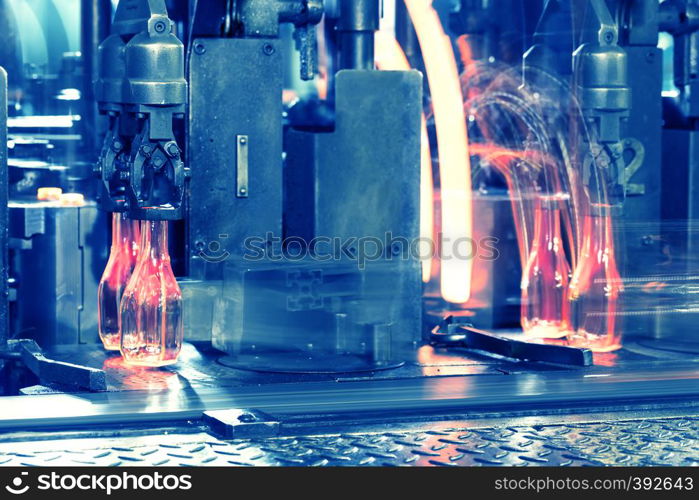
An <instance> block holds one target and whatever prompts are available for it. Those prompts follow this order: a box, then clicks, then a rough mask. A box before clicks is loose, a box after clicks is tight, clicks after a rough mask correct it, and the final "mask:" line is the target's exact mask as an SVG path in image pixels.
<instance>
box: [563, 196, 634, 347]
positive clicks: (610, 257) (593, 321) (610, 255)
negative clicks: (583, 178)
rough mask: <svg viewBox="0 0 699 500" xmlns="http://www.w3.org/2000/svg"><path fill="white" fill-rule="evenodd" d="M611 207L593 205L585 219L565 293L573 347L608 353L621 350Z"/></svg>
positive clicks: (617, 277)
mask: <svg viewBox="0 0 699 500" xmlns="http://www.w3.org/2000/svg"><path fill="white" fill-rule="evenodd" d="M611 208H612V207H611V206H610V205H604V204H593V205H592V206H591V210H590V213H589V214H588V215H586V216H585V221H584V225H583V234H582V238H583V241H582V247H581V251H580V255H579V259H578V264H577V266H576V268H575V271H574V273H573V277H572V279H571V281H570V287H569V290H568V299H569V301H570V307H571V321H572V323H573V324H572V326H573V329H572V331H571V333H570V334H569V336H568V339H569V341H570V343H571V344H572V345H574V346H576V347H587V348H589V349H592V350H593V351H597V352H609V351H614V350H616V349H619V348H620V347H621V332H620V331H619V328H618V325H617V321H616V314H617V302H618V299H619V294H620V293H621V292H622V291H623V286H622V282H621V276H620V275H619V270H618V268H617V263H616V256H615V252H614V238H613V233H612V216H611Z"/></svg>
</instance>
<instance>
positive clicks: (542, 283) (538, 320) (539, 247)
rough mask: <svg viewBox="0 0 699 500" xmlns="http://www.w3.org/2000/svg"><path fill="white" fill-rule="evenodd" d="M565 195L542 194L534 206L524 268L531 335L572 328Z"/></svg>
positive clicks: (524, 318)
mask: <svg viewBox="0 0 699 500" xmlns="http://www.w3.org/2000/svg"><path fill="white" fill-rule="evenodd" d="M565 199H566V198H565V196H564V195H548V196H542V197H540V198H539V199H538V201H537V205H536V209H535V217H534V221H535V224H534V238H533V240H532V247H531V252H530V254H529V258H528V259H527V263H526V265H525V268H524V270H523V271H522V310H521V323H522V329H523V330H524V332H525V334H527V335H528V336H531V337H538V338H559V337H564V336H566V335H567V333H568V330H569V323H570V316H569V308H568V297H567V295H566V292H567V287H568V282H569V279H570V265H569V264H568V259H567V258H566V255H565V250H564V248H563V239H562V236H561V209H560V203H562V202H563V201H564V200H565Z"/></svg>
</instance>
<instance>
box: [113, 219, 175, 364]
mask: <svg viewBox="0 0 699 500" xmlns="http://www.w3.org/2000/svg"><path fill="white" fill-rule="evenodd" d="M183 335H184V332H183V323H182V292H181V291H180V287H179V285H178V284H177V281H176V280H175V275H174V274H173V272H172V266H171V264H170V254H169V253H168V247H167V222H164V221H143V222H142V223H141V253H140V255H139V258H138V263H137V264H136V269H135V270H134V272H133V275H132V276H131V280H130V281H129V284H128V286H127V287H126V290H125V291H124V296H123V298H122V300H121V354H122V355H123V356H124V361H125V362H126V363H128V364H132V365H139V366H153V367H157V366H165V365H169V364H172V363H175V362H176V361H177V357H178V356H179V353H180V350H181V348H182V338H183Z"/></svg>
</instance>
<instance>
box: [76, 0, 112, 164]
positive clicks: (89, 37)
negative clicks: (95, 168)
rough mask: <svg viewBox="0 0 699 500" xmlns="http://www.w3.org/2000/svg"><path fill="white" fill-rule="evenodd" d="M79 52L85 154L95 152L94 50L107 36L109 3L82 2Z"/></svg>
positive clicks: (106, 1) (96, 1)
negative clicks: (81, 76)
mask: <svg viewBox="0 0 699 500" xmlns="http://www.w3.org/2000/svg"><path fill="white" fill-rule="evenodd" d="M80 13H81V23H80V24H81V34H80V36H81V49H80V51H81V53H82V60H83V85H82V87H83V88H82V90H81V95H82V106H83V110H84V112H83V116H82V117H81V121H82V127H83V148H84V150H85V152H86V153H87V154H88V155H93V154H94V153H96V151H97V136H98V134H99V132H100V131H99V130H98V127H97V124H98V116H99V114H98V112H97V100H96V99H95V89H94V82H95V81H96V80H97V77H98V74H97V71H98V69H97V68H98V64H97V57H98V55H97V48H98V47H99V44H100V43H102V40H104V39H105V38H106V37H107V35H108V34H109V24H110V22H111V17H112V5H111V2H110V1H109V0H81V10H80Z"/></svg>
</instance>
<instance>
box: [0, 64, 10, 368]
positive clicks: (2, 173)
mask: <svg viewBox="0 0 699 500" xmlns="http://www.w3.org/2000/svg"><path fill="white" fill-rule="evenodd" d="M7 198H8V192H7V73H6V72H5V70H4V69H3V68H0V350H3V349H4V348H5V347H6V345H7V338H8V336H9V335H8V329H9V320H8V309H9V307H8V289H7V266H8V258H7V238H8V236H7V231H8V229H7V226H8V224H9V221H8V217H7V210H8V209H7ZM0 367H2V364H1V362H0Z"/></svg>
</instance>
